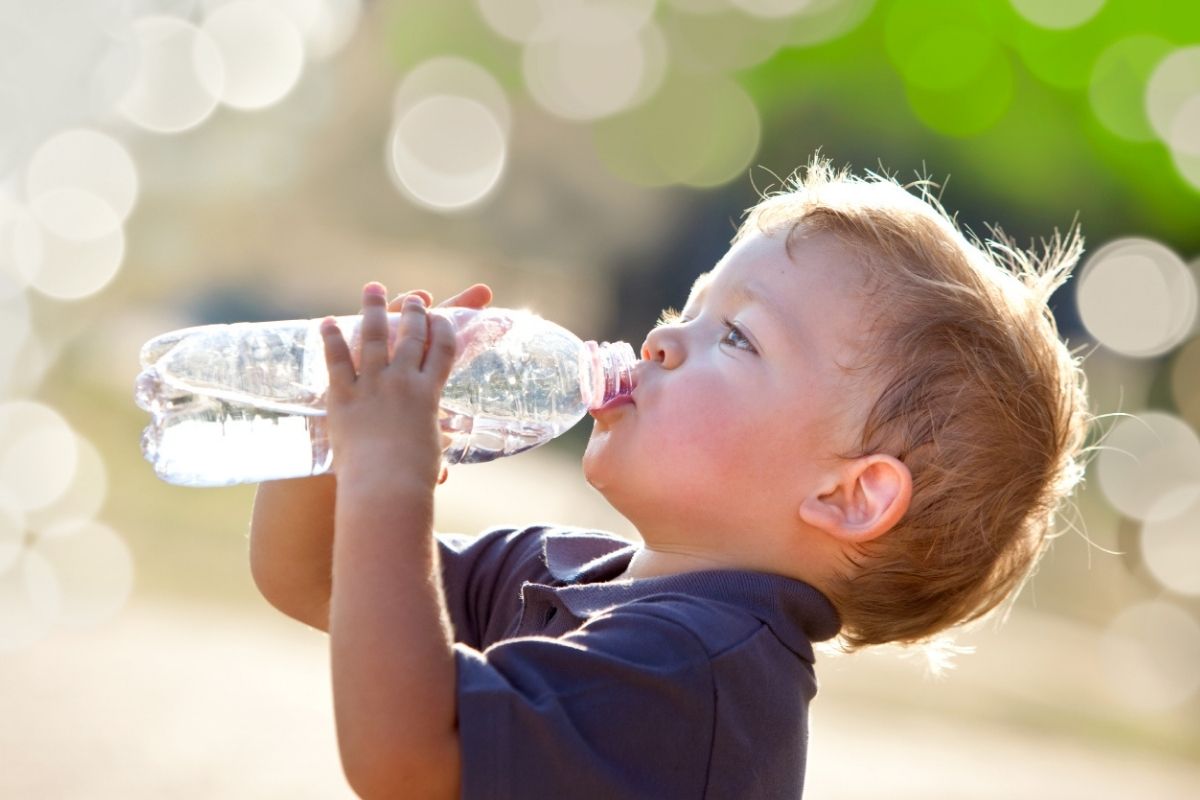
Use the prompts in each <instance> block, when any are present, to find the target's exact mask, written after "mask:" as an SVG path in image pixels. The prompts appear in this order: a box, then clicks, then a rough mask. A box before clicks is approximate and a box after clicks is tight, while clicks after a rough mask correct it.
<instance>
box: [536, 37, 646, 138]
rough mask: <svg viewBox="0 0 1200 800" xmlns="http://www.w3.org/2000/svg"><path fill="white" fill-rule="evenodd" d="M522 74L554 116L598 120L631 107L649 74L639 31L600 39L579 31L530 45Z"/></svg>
mask: <svg viewBox="0 0 1200 800" xmlns="http://www.w3.org/2000/svg"><path fill="white" fill-rule="evenodd" d="M521 70H522V73H523V74H524V76H525V83H526V86H527V87H528V89H529V94H530V95H531V96H532V97H533V99H534V100H535V101H537V103H538V105H540V106H542V108H544V109H546V110H547V111H549V112H550V113H552V114H555V115H557V116H560V117H563V118H565V119H570V120H593V119H599V118H601V117H606V116H610V115H612V114H616V113H617V112H620V111H623V110H625V109H626V108H628V107H629V106H630V105H631V104H632V102H633V100H634V98H635V97H636V96H637V94H638V89H639V88H640V86H641V84H642V80H643V77H644V75H645V72H646V54H645V52H644V50H643V45H642V41H641V39H640V37H638V36H637V34H636V32H635V33H634V34H632V35H630V36H626V37H620V38H613V39H602V40H597V39H595V38H594V37H592V36H589V35H585V34H580V33H576V32H575V31H574V30H572V31H571V32H570V33H569V34H564V35H561V36H559V37H557V38H555V39H552V40H550V41H546V42H533V43H531V44H529V45H526V47H525V49H524V53H523V55H522V59H521Z"/></svg>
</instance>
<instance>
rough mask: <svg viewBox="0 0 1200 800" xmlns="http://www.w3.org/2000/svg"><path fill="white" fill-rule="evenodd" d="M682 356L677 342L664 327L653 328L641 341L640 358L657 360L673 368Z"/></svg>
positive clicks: (668, 367)
mask: <svg viewBox="0 0 1200 800" xmlns="http://www.w3.org/2000/svg"><path fill="white" fill-rule="evenodd" d="M682 358H683V353H682V350H681V348H680V346H679V343H678V342H676V341H674V340H673V339H672V338H671V337H670V336H669V331H668V330H667V329H666V328H655V329H654V330H652V331H650V333H649V335H648V336H646V341H645V342H643V343H642V359H643V360H644V361H657V362H659V363H660V364H662V366H664V367H666V368H667V369H674V368H675V367H676V366H678V365H679V362H680V361H681V360H682Z"/></svg>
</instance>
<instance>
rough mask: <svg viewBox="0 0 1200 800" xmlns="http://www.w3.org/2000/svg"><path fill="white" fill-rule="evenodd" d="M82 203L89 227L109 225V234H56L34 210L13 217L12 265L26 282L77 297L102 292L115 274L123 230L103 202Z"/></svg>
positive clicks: (47, 291) (121, 255)
mask: <svg viewBox="0 0 1200 800" xmlns="http://www.w3.org/2000/svg"><path fill="white" fill-rule="evenodd" d="M64 191H65V190H64ZM60 193H61V192H50V193H48V194H47V195H43V196H42V198H40V199H42V200H43V202H46V201H45V200H44V198H53V196H54V195H57V194H60ZM86 208H87V209H88V212H89V213H90V214H93V215H95V216H96V219H93V220H92V221H91V222H89V223H88V225H89V226H90V228H91V229H92V230H95V229H97V228H107V229H109V231H110V232H109V233H107V234H105V235H102V236H99V237H96V238H92V239H81V238H77V237H67V236H62V235H60V234H58V233H55V232H54V231H53V230H50V229H49V228H47V227H46V226H45V225H43V224H40V223H39V221H38V220H37V219H35V218H33V216H32V215H30V216H29V217H28V218H24V219H18V220H17V224H16V227H15V229H14V231H13V254H14V264H15V266H16V268H17V269H18V270H19V271H20V273H21V274H22V276H23V279H24V281H25V282H26V284H27V285H28V286H31V287H33V288H34V289H36V290H37V291H39V292H41V293H42V294H44V295H46V296H47V297H52V298H54V299H56V300H78V299H80V298H83V297H88V296H90V295H93V294H95V293H96V292H98V291H100V290H101V289H103V288H104V287H105V286H107V285H108V283H109V282H110V281H111V280H112V279H113V278H114V277H115V276H116V274H117V271H118V270H119V269H120V267H121V262H122V260H123V259H124V257H125V231H124V229H123V228H122V227H121V226H120V225H119V224H118V221H117V219H116V214H114V213H113V211H112V209H110V208H109V207H108V206H107V204H104V203H101V202H97V203H93V204H88V205H86ZM106 214H107V215H109V216H107V217H105V216H104V215H106Z"/></svg>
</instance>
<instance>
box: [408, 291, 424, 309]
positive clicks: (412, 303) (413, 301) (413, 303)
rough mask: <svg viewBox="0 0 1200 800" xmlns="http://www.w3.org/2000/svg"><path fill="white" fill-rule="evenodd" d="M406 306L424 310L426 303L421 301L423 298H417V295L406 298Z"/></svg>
mask: <svg viewBox="0 0 1200 800" xmlns="http://www.w3.org/2000/svg"><path fill="white" fill-rule="evenodd" d="M404 305H405V306H408V307H409V308H424V307H425V303H424V302H423V301H422V300H421V298H419V297H417V296H416V295H411V294H410V295H409V296H408V297H406V298H404Z"/></svg>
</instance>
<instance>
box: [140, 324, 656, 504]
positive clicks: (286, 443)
mask: <svg viewBox="0 0 1200 800" xmlns="http://www.w3.org/2000/svg"><path fill="white" fill-rule="evenodd" d="M430 313H436V314H442V315H444V316H446V317H447V318H449V319H450V321H451V322H452V323H453V324H454V327H455V331H456V335H457V340H458V354H457V357H456V359H455V363H454V367H453V369H452V370H451V373H450V376H449V378H448V380H447V382H446V385H445V388H444V390H443V393H442V399H441V403H440V410H439V425H440V427H441V430H442V431H443V432H444V433H446V434H447V435H448V437H449V440H450V445H449V447H448V448H447V450H446V451H445V453H444V454H443V461H444V463H446V464H469V463H477V462H482V461H491V460H492V459H495V458H499V457H501V456H506V455H513V454H515V453H519V452H523V451H525V450H528V449H530V448H533V447H537V446H538V445H540V444H543V443H545V442H547V441H549V440H550V439H552V438H553V437H555V436H558V435H559V434H561V433H563V432H564V431H566V430H567V429H568V428H570V427H571V426H573V425H574V424H575V423H576V422H578V421H579V420H580V419H581V418H582V417H583V416H584V414H586V413H587V410H588V409H589V408H596V407H598V406H600V405H601V404H603V403H604V402H607V401H608V400H610V399H612V398H613V397H615V396H617V395H619V394H626V393H628V392H630V391H631V390H632V387H633V365H634V364H635V363H636V356H635V355H634V352H633V349H632V348H631V347H630V346H629V345H628V344H626V343H624V342H615V343H608V342H605V343H602V344H597V343H596V342H592V341H588V342H584V341H581V340H580V339H579V338H578V337H576V336H575V335H574V334H572V333H571V332H569V331H567V330H566V329H564V328H561V327H559V326H558V325H555V324H553V323H551V322H548V321H546V320H544V319H542V318H540V317H538V316H536V315H534V314H531V313H529V312H524V311H511V310H507V309H498V308H489V309H482V310H478V309H468V308H449V309H431V312H430ZM399 317H400V315H399V314H390V315H389V324H390V329H391V332H392V334H393V338H394V333H395V330H396V326H397V325H398V322H399ZM360 323H361V318H360V317H357V316H353V317H340V318H338V327H339V328H340V329H341V330H342V332H343V334H344V335H346V337H347V341H348V342H349V343H350V345H351V352H352V353H353V354H354V355H355V357H357V349H358V334H359V325H360ZM141 364H142V372H141V374H140V375H139V376H138V380H137V386H136V390H135V396H136V400H137V403H138V405H139V406H141V407H142V408H143V409H145V410H147V411H149V412H150V413H151V415H152V421H151V424H150V425H149V426H148V427H147V428H146V430H145V432H144V433H143V437H142V452H143V454H144V455H145V457H146V459H147V460H148V461H150V462H151V463H152V464H154V468H155V471H156V472H157V474H158V475H159V476H160V477H161V478H163V479H164V480H167V481H169V482H171V483H177V484H181V485H186V486H224V485H230V484H234V483H247V482H257V481H263V480H272V479H277V478H289V477H300V476H306V475H316V474H320V473H323V472H326V471H328V470H329V469H330V468H331V466H332V460H333V453H332V450H331V448H330V444H329V437H328V429H327V427H326V424H325V416H324V413H325V412H324V394H325V390H326V389H327V388H328V384H329V374H328V371H327V370H326V367H325V354H324V342H323V340H322V338H321V333H320V320H319V319H315V320H291V321H285V322H271V323H238V324H234V325H206V326H200V327H195V328H185V329H183V330H179V331H172V332H170V333H166V334H163V335H162V336H159V337H156V338H154V339H152V340H150V341H149V342H147V343H146V344H145V345H144V346H143V348H142V352H141Z"/></svg>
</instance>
